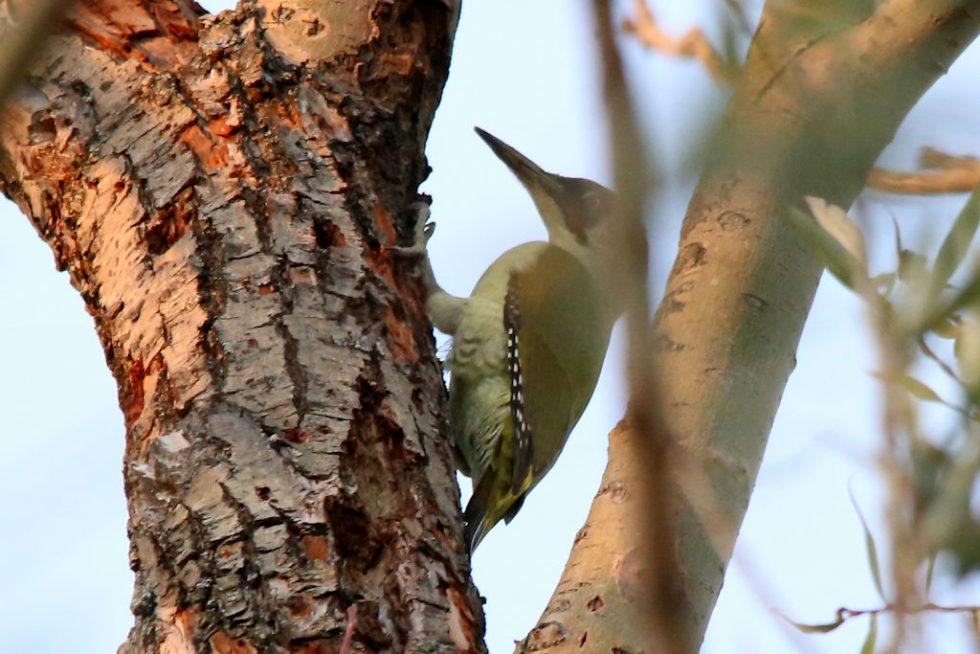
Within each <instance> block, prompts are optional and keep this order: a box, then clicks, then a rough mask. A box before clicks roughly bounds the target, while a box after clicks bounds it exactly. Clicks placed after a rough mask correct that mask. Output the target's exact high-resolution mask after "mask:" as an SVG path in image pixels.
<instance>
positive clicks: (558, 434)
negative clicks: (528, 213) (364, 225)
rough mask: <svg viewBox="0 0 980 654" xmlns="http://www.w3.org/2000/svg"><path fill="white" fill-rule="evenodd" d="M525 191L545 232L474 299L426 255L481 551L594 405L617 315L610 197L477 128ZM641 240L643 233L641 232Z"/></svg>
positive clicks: (499, 266) (493, 274) (420, 236)
mask: <svg viewBox="0 0 980 654" xmlns="http://www.w3.org/2000/svg"><path fill="white" fill-rule="evenodd" d="M476 131H477V133H478V134H479V135H480V138H482V139H483V140H484V141H485V142H486V143H487V145H489V146H490V149H491V150H493V152H494V154H496V155H497V157H499V158H500V160H501V161H503V162H504V163H505V164H506V165H507V167H508V168H510V170H511V171H512V172H513V173H514V175H516V176H517V178H518V179H519V180H520V182H521V184H523V185H524V188H526V189H527V191H528V193H529V194H530V195H531V198H532V199H533V200H534V205H535V207H536V208H537V210H538V214H539V215H540V217H541V220H542V222H543V223H544V225H545V227H546V228H547V230H548V242H547V243H540V242H535V243H525V244H523V245H519V246H517V247H515V248H513V249H511V250H508V251H507V252H505V253H504V254H503V255H501V256H500V258H498V259H497V260H496V261H494V262H493V263H492V264H491V265H490V267H489V268H488V269H487V271H486V272H485V273H484V274H483V276H482V277H481V278H480V281H479V282H477V284H476V287H475V288H474V289H473V293H472V295H471V296H469V297H457V296H454V295H451V294H450V293H447V292H446V291H445V289H443V288H442V287H441V286H439V284H438V283H437V282H436V280H435V276H434V275H433V273H432V266H431V263H430V261H429V259H428V257H427V256H426V257H424V259H423V261H422V278H423V282H424V284H425V286H426V289H427V291H428V297H427V298H426V304H425V308H426V313H428V315H429V318H430V319H431V320H432V324H433V325H435V326H436V327H437V328H438V329H439V330H440V331H442V332H444V333H446V334H449V335H451V336H453V338H454V340H453V345H452V350H451V351H450V354H449V359H448V360H447V364H448V367H449V370H450V372H451V375H452V377H451V380H450V385H449V403H450V428H451V430H452V434H453V440H454V443H455V448H456V454H457V465H458V467H459V469H460V470H461V471H462V472H463V473H465V474H467V475H469V476H470V477H472V479H473V496H472V498H471V499H470V501H469V504H467V506H466V511H465V514H464V517H465V519H466V537H467V542H468V543H469V545H470V548H471V549H473V548H475V547H476V546H477V545H478V544H479V543H480V541H481V540H482V539H483V537H484V536H485V535H486V534H487V532H488V531H489V530H490V529H491V528H492V527H493V526H494V525H495V524H497V523H498V522H500V520H505V521H508V522H509V521H510V520H511V519H512V518H513V517H514V516H515V515H516V514H517V511H518V510H519V509H520V508H521V504H522V503H523V502H524V498H525V496H526V495H527V493H528V492H529V491H530V490H531V489H532V488H533V487H534V486H535V484H537V483H538V482H539V481H541V478H542V477H544V475H545V474H546V473H547V472H548V470H550V469H551V466H552V465H554V463H555V460H556V459H557V458H558V455H559V454H560V453H561V450H562V448H563V447H564V446H565V441H566V440H567V439H568V434H569V433H570V432H571V431H572V428H573V427H574V426H575V423H577V422H578V419H579V418H580V417H581V416H582V412H583V411H584V410H585V406H586V405H587V404H588V402H589V399H590V398H591V397H592V391H593V390H594V389H595V384H596V381H597V380H598V378H599V370H600V369H601V367H602V361H603V359H604V358H605V355H606V347H607V346H608V344H609V332H610V329H611V328H612V324H613V322H615V320H616V318H617V317H618V315H619V314H620V313H621V311H622V307H621V306H618V305H619V302H620V299H621V298H619V296H618V294H617V293H616V292H615V289H616V288H617V286H619V284H620V282H621V281H622V279H621V274H620V266H619V260H620V258H621V255H620V253H619V252H618V251H617V244H618V243H620V239H619V238H618V236H617V235H618V234H619V232H620V230H621V227H618V226H617V224H616V221H615V220H609V219H608V218H609V217H612V216H615V215H617V211H616V197H615V194H614V193H613V192H612V191H610V190H609V189H607V188H605V187H604V186H602V185H600V184H597V183H596V182H593V181H590V180H587V179H581V178H577V177H562V176H561V175H555V174H552V173H548V172H546V171H544V170H542V169H541V168H540V167H539V166H538V165H537V164H535V163H534V162H533V161H531V160H530V159H528V158H527V157H525V156H524V155H522V154H521V153H520V152H518V151H517V150H515V149H514V148H512V147H511V146H509V145H507V144H506V143H504V142H503V141H501V140H500V139H498V138H496V137H495V136H493V135H491V134H488V133H487V132H485V131H483V130H481V129H479V128H477V130H476ZM428 216H429V211H428V205H422V206H421V207H420V210H419V220H418V222H417V223H416V226H415V242H414V244H413V245H412V246H411V247H408V248H396V249H395V251H400V252H402V254H407V255H418V254H423V255H424V254H425V252H426V249H425V248H426V244H427V243H428V240H429V237H430V236H431V235H432V231H433V229H434V227H435V224H434V223H427V222H426V221H427V219H428ZM638 237H639V238H642V237H643V234H642V233H640V234H638Z"/></svg>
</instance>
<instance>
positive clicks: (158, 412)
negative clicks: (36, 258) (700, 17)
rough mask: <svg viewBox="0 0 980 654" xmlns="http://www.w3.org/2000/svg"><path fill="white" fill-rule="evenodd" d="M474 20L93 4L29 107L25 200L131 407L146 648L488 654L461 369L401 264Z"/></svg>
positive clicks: (16, 103)
mask: <svg viewBox="0 0 980 654" xmlns="http://www.w3.org/2000/svg"><path fill="white" fill-rule="evenodd" d="M14 4H16V3H14V2H13V1H12V0H8V1H7V2H0V9H3V10H6V11H9V10H11V9H12V7H11V5H14ZM447 4H448V5H451V4H452V3H444V2H441V1H439V0H419V1H416V2H391V1H390V0H350V1H348V2H330V3H328V2H314V1H310V0H276V1H273V0H254V1H253V2H244V3H242V6H241V7H240V8H239V10H238V11H237V13H225V14H222V15H220V16H217V17H213V16H202V14H203V11H202V10H200V8H199V7H197V5H196V4H195V3H194V2H192V1H191V0H96V1H92V0H89V1H87V2H79V3H78V4H76V5H74V6H73V7H72V8H71V9H70V10H69V13H68V21H67V25H66V26H65V28H64V29H62V30H61V31H59V32H58V33H57V34H56V35H55V36H53V37H52V38H51V40H50V41H49V43H48V46H47V47H46V48H45V50H44V51H43V52H39V53H37V54H36V56H35V58H34V61H33V65H32V67H31V70H30V74H29V78H28V80H27V82H26V83H25V84H24V85H23V86H22V88H20V89H19V90H18V92H17V93H16V94H15V95H14V96H13V97H12V99H11V101H10V104H9V106H8V107H7V108H6V110H5V112H4V115H3V121H2V128H0V161H2V164H0V177H2V182H3V185H4V191H5V192H6V194H7V195H8V196H10V197H11V198H12V199H14V200H15V201H16V202H17V203H18V204H19V205H20V207H21V208H22V210H23V211H24V212H25V213H26V214H27V215H28V217H29V218H30V219H31V220H32V221H33V223H34V225H35V226H36V228H37V230H38V232H39V233H40V235H41V236H42V237H43V238H44V239H45V240H46V241H47V242H48V243H49V244H50V246H51V248H52V249H53V250H54V253H55V257H56V260H57V264H58V266H59V268H61V269H66V270H68V271H69V273H70V275H71V280H72V283H73V284H74V286H75V287H76V288H77V289H78V291H79V292H80V293H81V294H82V296H83V298H84V299H85V302H86V305H87V308H88V311H89V312H90V313H91V314H92V316H93V317H94V319H95V324H96V327H97V330H98V333H99V337H100V339H101V342H102V344H103V346H104V348H105V353H106V359H107V361H108V364H109V366H110V367H111V369H112V371H113V374H114V375H115V378H116V380H117V382H118V385H119V399H120V403H121V406H122V408H123V412H124V415H125V420H126V429H127V435H126V438H127V441H126V445H127V447H126V455H125V467H124V474H125V481H126V492H127V495H128V501H129V512H130V521H129V532H130V538H131V557H130V558H131V566H132V568H133V570H134V571H135V572H136V588H135V593H134V597H133V603H132V608H133V612H134V614H135V616H136V624H135V626H134V627H133V629H132V631H131V633H130V636H129V639H128V641H127V642H126V643H125V644H124V645H123V646H122V647H121V651H124V652H193V651H214V652H223V653H232V652H234V653H244V652H304V653H307V654H313V653H316V652H337V651H339V650H340V649H341V647H342V643H343V642H344V641H345V640H347V641H350V642H352V643H353V644H351V645H349V647H346V649H349V650H350V651H363V652H481V651H483V645H482V632H483V617H482V609H481V606H480V604H479V600H478V596H477V594H476V592H475V590H474V588H473V586H472V583H471V581H470V579H469V570H468V557H467V553H466V548H465V546H464V544H463V540H462V529H461V523H460V519H459V510H458V504H459V498H458V491H457V488H456V484H455V481H454V476H453V472H454V469H453V465H452V460H451V456H450V447H449V445H448V443H447V442H446V441H445V439H444V438H443V437H442V433H441V416H442V413H441V406H442V402H443V393H444V390H443V385H442V380H441V374H440V370H439V367H438V364H437V362H436V359H435V356H434V343H433V339H432V335H431V332H430V331H429V329H428V321H427V320H426V318H425V316H424V313H423V309H422V303H421V297H420V288H418V286H417V285H416V284H415V283H413V282H411V281H406V280H409V279H410V275H406V274H402V271H399V270H397V267H398V265H399V264H398V263H396V262H394V261H393V260H392V259H391V258H390V257H389V256H388V254H387V253H386V252H385V249H384V246H385V245H387V244H390V243H391V242H393V241H395V240H396V239H397V238H398V233H399V231H400V230H403V229H404V228H405V225H406V224H407V222H408V217H407V216H405V215H404V208H405V207H406V206H407V205H408V204H409V203H411V202H412V201H414V200H415V199H416V197H417V195H416V194H417V191H416V189H417V187H418V184H419V183H420V182H421V181H422V179H423V178H424V177H425V174H426V164H425V160H424V156H423V147H424V144H425V140H426V137H427V134H428V130H429V125H430V122H431V120H432V115H433V112H434V110H435V107H436V105H437V103H438V100H439V97H440V93H441V90H442V85H443V83H444V81H445V78H446V74H447V70H448V64H449V56H450V49H451V41H452V34H453V31H454V29H455V18H456V17H455V16H454V15H452V12H451V10H450V9H449V8H447ZM13 8H14V9H15V8H16V7H13Z"/></svg>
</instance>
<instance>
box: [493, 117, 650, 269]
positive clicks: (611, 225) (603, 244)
mask: <svg viewBox="0 0 980 654" xmlns="http://www.w3.org/2000/svg"><path fill="white" fill-rule="evenodd" d="M475 129H476V133H477V134H479V135H480V138H482V139H483V140H484V141H485V142H486V144H487V145H489V146H490V149H491V150H493V152H494V154H496V155H497V158H499V159H500V160H501V161H503V162H504V163H505V164H506V165H507V167H508V168H510V170H511V172H513V173H514V175H515V176H516V177H517V179H519V180H520V182H521V184H523V185H524V188H526V189H527V191H528V193H529V194H530V195H531V198H532V199H533V200H534V204H535V206H536V207H537V209H538V213H539V214H541V219H542V220H543V221H544V224H545V227H546V228H547V230H548V241H549V242H550V243H552V244H554V245H556V246H558V247H560V248H562V249H564V250H565V251H567V252H569V253H571V254H573V255H574V256H576V257H578V258H579V259H580V260H582V261H583V262H585V263H586V264H587V265H588V266H590V267H592V268H593V270H595V271H596V272H597V273H598V274H599V275H600V276H601V277H603V278H604V279H603V280H602V281H603V282H605V283H611V284H617V283H619V282H620V281H622V280H620V279H619V275H618V274H617V272H618V270H617V269H619V268H621V266H620V264H621V263H622V261H623V253H622V252H621V251H620V250H621V247H622V244H623V242H624V235H623V233H621V232H617V231H616V230H617V229H623V228H624V225H622V224H620V222H621V221H617V220H616V218H617V207H616V203H617V199H616V194H615V193H614V192H613V191H611V190H609V189H608V188H606V187H605V186H603V185H602V184H599V183H597V182H593V181H592V180H589V179H582V178H579V177H563V176H561V175H556V174H554V173H549V172H547V171H546V170H544V169H542V168H541V167H540V166H538V165H537V164H536V163H534V162H533V161H531V160H530V159H528V158H527V157H525V156H524V155H523V154H521V153H520V152H518V151H517V150H516V149H514V148H513V147H511V146H509V145H507V144H506V143H504V142H503V141H501V140H500V139H498V138H497V137H496V136H494V135H492V134H490V133H489V132H486V131H484V130H482V129H480V128H479V127H477V128H475ZM636 238H639V239H642V240H643V243H644V251H645V242H646V240H645V236H644V235H643V234H637V235H636Z"/></svg>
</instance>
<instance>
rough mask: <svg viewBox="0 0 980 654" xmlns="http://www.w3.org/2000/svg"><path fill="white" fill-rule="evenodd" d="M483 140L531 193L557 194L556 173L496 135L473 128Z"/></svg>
mask: <svg viewBox="0 0 980 654" xmlns="http://www.w3.org/2000/svg"><path fill="white" fill-rule="evenodd" d="M473 129H474V130H475V131H476V133H477V134H478V135H479V136H480V138H481V139H483V141H484V142H485V143H486V144H487V145H489V146H490V149H491V150H493V153H494V154H495V155H497V158H498V159H500V160H501V161H503V162H504V163H505V164H507V167H508V168H510V170H511V172H512V173H514V175H516V176H517V179H519V180H521V184H523V185H524V187H525V188H527V190H528V191H529V192H530V193H531V195H532V196H537V194H538V192H539V191H544V192H545V193H547V194H548V195H550V196H552V197H553V198H555V197H557V196H558V195H559V191H560V189H559V185H558V183H557V180H556V177H557V176H556V175H552V174H551V173H549V172H546V171H545V170H543V169H542V168H541V167H540V166H539V165H538V164H536V163H534V162H533V161H531V160H530V159H528V158H527V157H525V156H524V155H523V154H521V153H520V152H518V151H517V150H515V149H514V148H512V147H511V146H509V145H507V144H506V143H504V142H503V141H501V140H500V139H498V138H497V137H496V136H494V135H493V134H491V133H490V132H487V131H485V130H482V129H480V128H479V127H474V128H473Z"/></svg>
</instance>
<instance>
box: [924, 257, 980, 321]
mask: <svg viewBox="0 0 980 654" xmlns="http://www.w3.org/2000/svg"><path fill="white" fill-rule="evenodd" d="M978 301H980V269H978V270H977V271H976V272H975V273H974V274H973V278H972V279H971V280H970V281H969V282H967V284H966V286H964V287H963V288H962V289H960V292H959V293H957V294H956V295H954V296H953V299H951V300H950V301H948V302H947V303H946V304H944V305H941V306H937V307H934V308H933V310H932V311H930V312H929V313H928V314H927V315H926V317H925V319H924V320H923V321H922V325H921V326H920V327H919V333H920V334H924V333H926V332H927V331H930V330H932V329H935V328H936V326H937V325H938V324H939V323H941V322H943V321H944V320H948V319H950V318H952V317H953V316H954V315H955V314H956V313H957V312H958V311H960V310H962V309H963V308H965V307H967V306H970V305H972V304H974V303H976V302H978Z"/></svg>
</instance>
